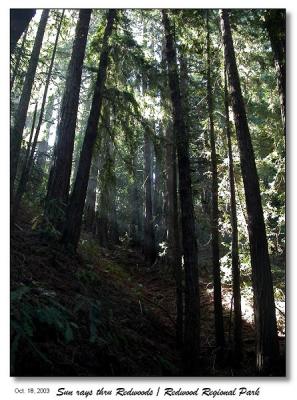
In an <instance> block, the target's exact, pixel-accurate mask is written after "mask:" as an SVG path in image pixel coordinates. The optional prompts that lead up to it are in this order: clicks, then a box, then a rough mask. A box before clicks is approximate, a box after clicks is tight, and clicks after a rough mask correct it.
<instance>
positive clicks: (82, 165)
mask: <svg viewBox="0 0 297 400" xmlns="http://www.w3.org/2000/svg"><path fill="white" fill-rule="evenodd" d="M115 17H116V10H115V9H110V10H109V11H108V15H107V24H106V28H105V32H104V37H103V43H102V52H101V56H100V63H99V70H98V75H97V81H96V85H95V91H94V96H93V101H92V106H91V111H90V115H89V119H88V124H87V128H86V134H85V138H84V142H83V146H82V151H81V155H80V159H79V166H78V170H77V175H76V179H75V183H74V187H73V192H72V194H71V198H70V203H69V206H68V208H67V212H66V223H65V228H64V232H63V241H64V242H65V243H66V244H69V245H71V246H72V247H73V248H74V249H76V247H77V245H78V241H79V236H80V230H81V223H82V214H83V209H84V203H85V198H86V192H87V186H88V180H89V174H90V167H91V161H92V154H93V149H94V146H95V142H96V138H97V134H98V122H99V118H100V113H101V106H102V100H103V90H104V85H105V80H106V73H107V66H108V56H109V50H110V48H109V44H108V41H109V37H110V35H111V32H112V28H113V23H114V19H115Z"/></svg>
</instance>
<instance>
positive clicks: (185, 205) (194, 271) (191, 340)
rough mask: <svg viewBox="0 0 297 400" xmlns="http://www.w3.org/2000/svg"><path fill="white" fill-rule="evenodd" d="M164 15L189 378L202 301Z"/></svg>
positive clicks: (184, 140)
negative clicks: (175, 156)
mask: <svg viewBox="0 0 297 400" xmlns="http://www.w3.org/2000/svg"><path fill="white" fill-rule="evenodd" d="M162 16H163V25H164V30H165V38H166V58H167V64H168V78H169V87H170V92H171V101H172V107H173V121H174V136H175V141H176V148H177V155H178V169H179V193H180V204H181V223H182V236H183V237H182V243H183V254H184V268H185V331H184V372H185V373H186V374H188V375H195V374H197V372H198V367H199V366H198V362H199V361H198V357H199V353H200V298H199V277H198V259H197V243H196V234H195V217H194V208H193V199H192V184H191V173H190V160H189V142H188V134H187V132H186V129H185V122H184V113H183V107H182V102H181V95H180V85H179V76H178V72H177V61H176V50H175V47H174V42H173V36H172V30H171V29H172V28H171V26H170V21H169V18H168V14H167V11H166V10H162Z"/></svg>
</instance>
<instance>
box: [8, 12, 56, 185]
mask: <svg viewBox="0 0 297 400" xmlns="http://www.w3.org/2000/svg"><path fill="white" fill-rule="evenodd" d="M48 16H49V10H44V11H43V12H42V15H41V18H40V22H39V26H38V30H37V34H36V38H35V42H34V46H33V50H32V53H31V57H30V61H29V66H28V70H27V73H26V78H25V82H24V86H23V90H22V94H21V99H20V102H19V105H18V108H17V111H16V114H15V115H16V117H15V123H14V127H13V128H12V130H11V139H10V190H11V193H13V186H14V181H15V177H16V173H17V167H18V162H19V155H20V150H21V144H22V137H23V130H24V127H25V123H26V117H27V112H28V107H29V102H30V96H31V91H32V87H33V83H34V79H35V73H36V69H37V64H38V60H39V54H40V49H41V46H42V40H43V36H44V31H45V26H46V23H47V20H48Z"/></svg>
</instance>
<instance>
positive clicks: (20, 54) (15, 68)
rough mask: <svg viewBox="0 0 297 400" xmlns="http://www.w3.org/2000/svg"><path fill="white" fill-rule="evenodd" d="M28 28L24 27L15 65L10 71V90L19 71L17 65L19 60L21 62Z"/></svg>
mask: <svg viewBox="0 0 297 400" xmlns="http://www.w3.org/2000/svg"><path fill="white" fill-rule="evenodd" d="M28 28H29V27H28V26H27V28H26V30H25V32H24V36H23V40H22V44H21V48H20V51H19V53H18V55H17V56H16V60H15V66H14V69H13V73H12V76H11V80H10V90H12V89H13V85H14V81H15V78H16V76H17V74H18V71H19V66H20V62H21V59H22V56H23V53H24V47H25V43H26V39H27V33H28Z"/></svg>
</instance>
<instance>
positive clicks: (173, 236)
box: [165, 123, 184, 346]
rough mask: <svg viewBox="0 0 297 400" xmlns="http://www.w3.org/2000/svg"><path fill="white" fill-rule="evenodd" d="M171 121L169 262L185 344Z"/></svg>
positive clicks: (179, 332)
mask: <svg viewBox="0 0 297 400" xmlns="http://www.w3.org/2000/svg"><path fill="white" fill-rule="evenodd" d="M172 128H173V127H172V125H171V124H170V123H169V124H168V126H167V129H166V147H165V152H166V154H165V156H166V192H167V196H166V202H167V204H166V214H167V215H166V216H167V245H168V262H169V264H170V266H171V268H172V270H173V273H174V277H175V285H176V342H177V345H178V346H182V344H183V331H184V327H183V314H184V306H183V277H182V264H181V254H180V244H179V243H180V240H179V226H178V202H177V174H176V148H175V145H174V137H173V129H172Z"/></svg>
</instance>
